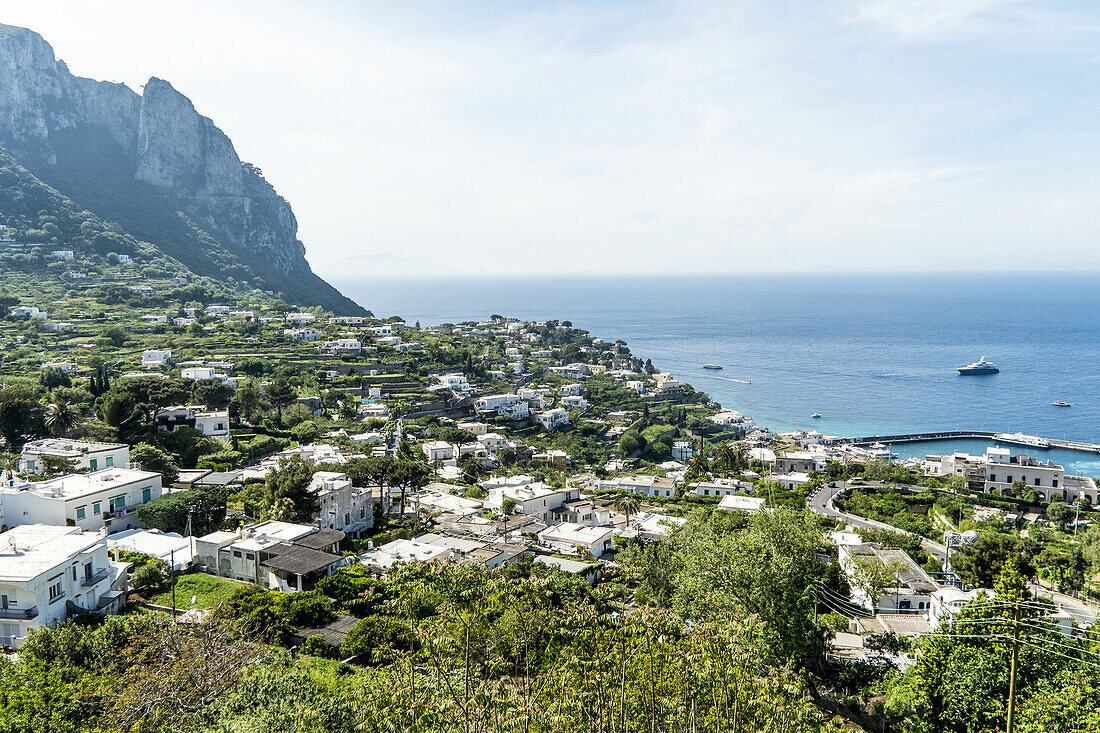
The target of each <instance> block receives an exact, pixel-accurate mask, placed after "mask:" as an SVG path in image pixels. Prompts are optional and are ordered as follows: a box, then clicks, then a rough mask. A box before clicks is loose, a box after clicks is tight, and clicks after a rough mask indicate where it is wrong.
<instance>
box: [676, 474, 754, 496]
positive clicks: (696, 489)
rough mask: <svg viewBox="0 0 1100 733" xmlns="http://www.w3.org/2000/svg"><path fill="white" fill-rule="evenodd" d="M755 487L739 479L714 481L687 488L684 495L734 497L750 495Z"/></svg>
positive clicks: (749, 482)
mask: <svg viewBox="0 0 1100 733" xmlns="http://www.w3.org/2000/svg"><path fill="white" fill-rule="evenodd" d="M754 488H755V485H754V484H753V483H752V482H751V481H741V480H740V479H728V478H723V479H715V480H713V481H702V482H700V483H697V484H694V485H693V486H691V487H689V488H688V489H687V490H686V491H685V492H684V493H685V494H688V493H690V494H695V495H696V496H734V495H737V494H751V493H752V490H753V489H754Z"/></svg>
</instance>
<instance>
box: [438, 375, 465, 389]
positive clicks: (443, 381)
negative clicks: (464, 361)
mask: <svg viewBox="0 0 1100 733" xmlns="http://www.w3.org/2000/svg"><path fill="white" fill-rule="evenodd" d="M438 380H439V386H440V387H442V388H443V389H449V390H451V391H452V392H469V391H470V383H469V382H468V381H467V380H466V375H465V374H441V375H439V377H438Z"/></svg>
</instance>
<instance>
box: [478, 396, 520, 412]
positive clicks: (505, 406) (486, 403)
mask: <svg viewBox="0 0 1100 733" xmlns="http://www.w3.org/2000/svg"><path fill="white" fill-rule="evenodd" d="M474 409H476V410H477V411H478V412H483V413H495V414H497V415H510V416H512V417H527V416H528V415H529V414H530V412H531V408H530V406H529V405H528V404H527V402H526V400H524V399H523V398H522V397H520V396H519V395H518V394H495V395H487V396H485V397H478V398H477V399H476V400H474Z"/></svg>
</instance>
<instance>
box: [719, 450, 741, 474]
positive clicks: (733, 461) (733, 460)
mask: <svg viewBox="0 0 1100 733" xmlns="http://www.w3.org/2000/svg"><path fill="white" fill-rule="evenodd" d="M733 445H734V444H733V443H726V444H725V445H723V446H722V447H721V448H719V449H718V462H719V463H721V464H722V465H723V466H724V467H725V469H726V470H727V471H734V470H736V469H737V458H738V455H737V449H735V448H734V447H733Z"/></svg>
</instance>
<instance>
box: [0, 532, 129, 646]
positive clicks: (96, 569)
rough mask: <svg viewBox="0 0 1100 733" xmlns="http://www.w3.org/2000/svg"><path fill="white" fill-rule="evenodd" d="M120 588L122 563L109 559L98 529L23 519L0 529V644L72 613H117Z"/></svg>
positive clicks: (122, 586) (123, 575) (14, 643)
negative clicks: (24, 521) (19, 523)
mask: <svg viewBox="0 0 1100 733" xmlns="http://www.w3.org/2000/svg"><path fill="white" fill-rule="evenodd" d="M125 591H126V565H125V564H123V563H113V562H111V560H110V558H109V557H108V555H107V543H106V541H105V539H104V537H103V535H101V534H100V533H98V532H85V531H83V530H81V529H80V528H79V527H66V526H63V525H62V526H56V525H46V524H24V525H21V526H18V527H15V528H13V529H9V530H8V531H6V532H4V533H3V534H0V645H3V646H6V647H9V648H16V647H18V646H19V645H20V644H21V643H22V642H23V640H24V639H26V638H27V634H28V633H29V632H30V631H31V630H32V629H34V628H36V627H39V626H54V625H56V624H57V623H58V622H60V621H64V620H65V619H66V618H68V617H69V616H71V615H73V614H76V613H80V612H95V613H117V612H118V611H119V610H120V609H121V607H122V605H123V604H124V603H125V596H126V593H125Z"/></svg>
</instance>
